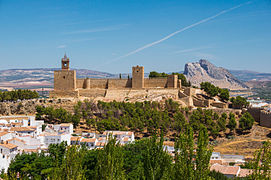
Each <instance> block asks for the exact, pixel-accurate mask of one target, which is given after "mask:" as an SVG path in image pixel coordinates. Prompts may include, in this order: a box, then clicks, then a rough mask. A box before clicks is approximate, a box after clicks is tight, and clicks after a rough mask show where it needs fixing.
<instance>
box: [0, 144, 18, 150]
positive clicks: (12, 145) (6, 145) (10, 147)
mask: <svg viewBox="0 0 271 180" xmlns="http://www.w3.org/2000/svg"><path fill="white" fill-rule="evenodd" d="M0 146H2V147H5V148H8V149H13V148H16V147H18V146H16V145H14V144H11V143H4V144H0Z"/></svg>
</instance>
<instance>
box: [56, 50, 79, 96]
mask: <svg viewBox="0 0 271 180" xmlns="http://www.w3.org/2000/svg"><path fill="white" fill-rule="evenodd" d="M61 63H62V69H61V70H58V71H55V72H54V90H55V91H63V92H65V91H74V90H75V89H76V72H75V70H70V67H69V66H70V60H69V58H67V56H66V54H65V55H64V57H63V58H62V59H61Z"/></svg>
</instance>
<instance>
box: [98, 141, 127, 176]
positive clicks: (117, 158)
mask: <svg viewBox="0 0 271 180" xmlns="http://www.w3.org/2000/svg"><path fill="white" fill-rule="evenodd" d="M95 177H96V179H103V180H121V179H125V171H124V168H123V151H122V149H121V147H120V145H119V143H117V142H116V139H115V138H114V139H113V138H109V141H108V143H107V144H106V145H105V147H104V148H103V149H102V150H100V151H99V153H98V161H97V166H96V176H95Z"/></svg>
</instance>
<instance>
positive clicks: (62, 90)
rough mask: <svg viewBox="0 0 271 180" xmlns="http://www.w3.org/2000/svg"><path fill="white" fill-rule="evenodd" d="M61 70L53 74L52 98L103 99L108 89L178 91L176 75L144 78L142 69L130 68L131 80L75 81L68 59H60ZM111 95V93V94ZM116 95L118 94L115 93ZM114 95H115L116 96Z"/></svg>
mask: <svg viewBox="0 0 271 180" xmlns="http://www.w3.org/2000/svg"><path fill="white" fill-rule="evenodd" d="M61 64H62V69H61V70H57V71H55V72H54V90H53V91H52V92H51V93H50V97H52V98H61V97H75V98H76V97H98V96H102V97H105V96H106V94H107V93H108V92H109V91H108V90H109V89H118V90H129V89H136V90H140V89H144V90H146V89H155V88H156V89H165V88H167V89H180V88H181V81H180V80H178V76H177V75H169V76H168V77H167V78H144V67H142V66H135V67H132V78H127V79H121V78H120V79H94V78H85V79H77V78H76V71H75V70H70V67H69V65H70V61H69V58H67V56H66V55H65V56H64V58H62V59H61ZM110 92H112V91H110ZM111 94H112V93H111ZM117 94H118V93H117ZM117 94H116V95H117Z"/></svg>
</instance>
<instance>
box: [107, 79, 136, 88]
mask: <svg viewBox="0 0 271 180" xmlns="http://www.w3.org/2000/svg"><path fill="white" fill-rule="evenodd" d="M108 88H109V89H124V88H132V80H131V79H108Z"/></svg>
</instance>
